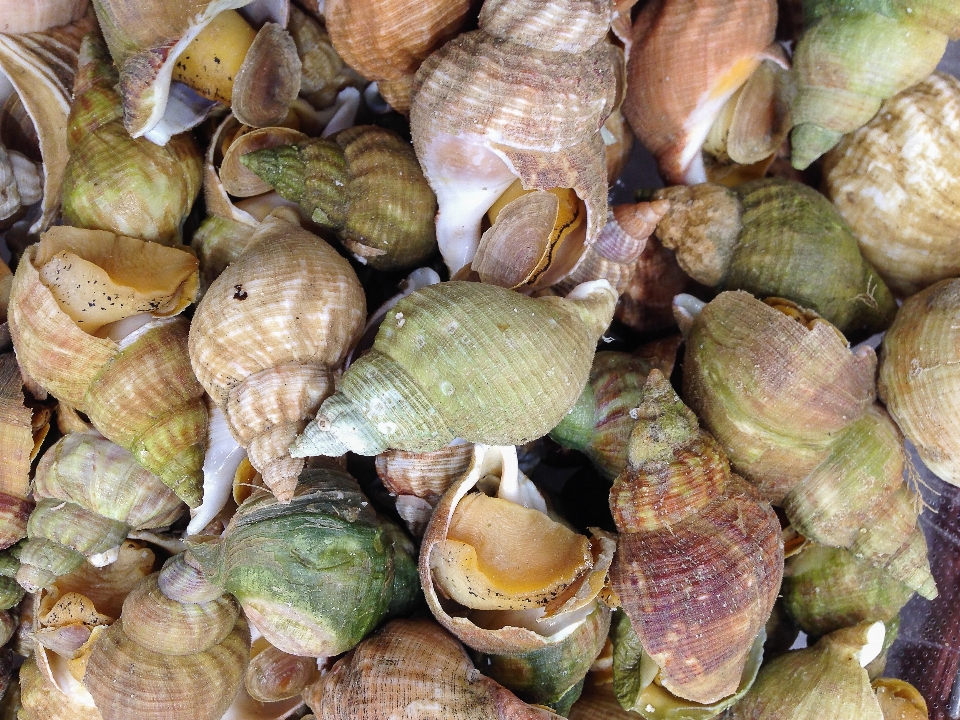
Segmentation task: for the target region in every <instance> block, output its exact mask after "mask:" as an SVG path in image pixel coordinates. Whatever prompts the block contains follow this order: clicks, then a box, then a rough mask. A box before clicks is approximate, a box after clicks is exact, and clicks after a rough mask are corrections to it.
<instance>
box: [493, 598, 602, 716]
mask: <svg viewBox="0 0 960 720" xmlns="http://www.w3.org/2000/svg"><path fill="white" fill-rule="evenodd" d="M609 630H610V610H609V608H607V606H606V605H604V604H602V603H599V602H598V603H596V607H595V608H594V609H593V611H592V612H591V613H590V614H589V615H588V616H587V618H586V620H585V621H584V622H583V623H582V624H581V625H580V626H579V627H578V628H577V629H576V630H574V631H573V632H572V633H571V634H570V635H568V636H567V637H565V638H563V639H562V640H560V641H559V642H555V643H551V644H550V645H547V646H545V647H542V648H540V649H538V650H531V651H530V652H525V653H518V654H516V655H485V654H483V653H474V660H475V661H476V665H477V668H478V669H479V670H480V671H481V672H482V673H483V674H484V675H486V676H487V677H490V678H493V679H494V680H496V681H497V682H498V683H500V684H501V685H503V686H504V687H505V688H508V689H509V690H512V691H513V692H514V693H516V695H517V697H519V698H520V699H521V700H523V701H525V702H528V703H532V704H535V705H546V706H548V707H550V708H552V709H553V710H554V711H555V712H558V713H560V714H561V715H564V716H565V715H566V714H567V713H568V712H569V711H570V706H571V705H573V703H574V702H576V700H577V698H578V697H580V690H581V689H582V687H583V679H584V678H585V677H586V675H587V671H588V670H590V666H591V665H592V664H593V661H594V660H595V659H596V657H597V655H599V654H600V650H602V649H603V644H604V642H605V641H606V639H607V633H608V631H609Z"/></svg>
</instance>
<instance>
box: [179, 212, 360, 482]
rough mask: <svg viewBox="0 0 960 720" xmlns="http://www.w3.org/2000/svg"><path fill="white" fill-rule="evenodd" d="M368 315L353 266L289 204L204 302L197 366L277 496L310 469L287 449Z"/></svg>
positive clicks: (195, 339) (194, 349) (196, 330)
mask: <svg viewBox="0 0 960 720" xmlns="http://www.w3.org/2000/svg"><path fill="white" fill-rule="evenodd" d="M365 318H366V302H365V299H364V295H363V290H362V288H361V287H360V283H359V281H358V280H357V276H356V274H355V273H354V272H353V269H352V268H351V267H350V265H349V263H348V262H347V261H346V260H344V259H343V258H342V257H340V255H338V254H337V253H336V251H335V250H333V248H331V247H330V246H329V245H328V244H327V243H325V242H324V241H323V240H321V239H320V238H319V237H317V236H316V235H313V234H312V233H310V232H307V231H306V230H304V229H302V228H301V227H300V226H299V225H298V224H297V222H296V216H295V215H291V214H290V211H282V210H278V211H275V212H274V213H273V214H271V215H270V216H269V217H268V218H267V219H266V220H264V222H263V223H261V225H260V226H259V228H258V229H257V231H256V232H255V233H254V234H253V236H251V238H250V241H249V244H248V246H247V248H246V250H245V251H244V253H243V255H241V256H240V258H239V259H238V260H236V261H235V262H233V263H232V264H231V265H230V266H229V267H228V268H227V269H226V270H225V271H224V272H223V273H222V274H221V275H220V276H219V277H218V278H217V279H216V280H215V281H214V282H213V283H212V284H211V285H210V288H209V289H208V290H207V294H206V295H205V296H204V298H203V300H202V301H201V303H200V304H199V306H198V307H197V311H196V313H195V315H194V319H193V323H192V325H191V327H190V359H191V363H192V364H193V367H194V370H195V372H196V373H197V377H198V379H199V380H200V383H201V384H202V385H203V387H204V388H205V389H206V391H207V392H208V393H209V394H210V396H211V397H212V398H213V400H214V402H215V403H216V404H217V406H218V407H220V409H221V410H222V411H223V413H224V415H225V417H226V419H227V423H228V426H229V427H230V432H231V433H232V434H233V436H234V437H235V438H236V439H237V442H239V443H240V444H241V445H242V446H243V447H244V448H246V449H247V453H248V456H249V458H250V462H251V463H252V464H253V466H254V467H255V468H256V469H257V470H259V471H260V473H261V474H262V475H263V476H264V481H265V482H266V483H267V484H268V485H269V486H270V487H271V488H272V489H273V491H274V493H275V494H276V495H277V497H278V498H286V499H289V498H290V497H291V495H292V493H293V488H294V487H295V485H296V481H297V477H298V476H299V475H300V471H301V470H302V469H303V466H304V461H303V460H302V459H294V458H291V457H290V456H289V454H288V452H287V448H288V447H289V445H290V443H292V442H293V440H294V439H295V438H296V436H297V435H298V434H299V433H300V431H301V430H303V428H304V427H305V426H306V425H307V423H308V422H309V420H310V418H311V417H313V415H314V414H315V413H316V411H317V409H318V408H319V407H320V403H321V402H322V401H323V400H324V398H326V397H327V396H328V395H329V394H331V393H332V392H333V389H334V388H333V382H334V375H333V373H334V372H335V371H336V370H337V368H338V367H339V365H340V364H341V363H342V362H343V360H344V358H345V357H346V355H347V352H349V350H350V349H351V347H352V346H353V343H354V342H355V341H356V339H357V338H358V337H359V335H360V332H361V331H362V329H363V323H364V320H365Z"/></svg>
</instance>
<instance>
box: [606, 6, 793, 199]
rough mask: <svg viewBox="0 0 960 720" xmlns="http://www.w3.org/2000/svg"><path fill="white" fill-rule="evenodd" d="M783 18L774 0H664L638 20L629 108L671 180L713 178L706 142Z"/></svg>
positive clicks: (626, 102)
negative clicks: (704, 151)
mask: <svg viewBox="0 0 960 720" xmlns="http://www.w3.org/2000/svg"><path fill="white" fill-rule="evenodd" d="M776 23H777V3H776V2H775V1H774V0H761V1H760V2H757V1H756V0H727V1H726V2H713V3H706V2H688V1H687V0H657V1H656V2H651V3H649V4H648V5H647V6H646V7H644V9H643V10H642V11H641V13H640V15H639V16H638V17H637V19H636V20H635V21H634V23H633V35H632V44H631V48H630V56H629V58H628V60H627V95H626V97H625V98H624V101H623V113H624V115H625V116H626V117H627V120H628V121H629V122H630V125H631V127H632V128H633V131H634V133H636V135H637V137H638V138H639V139H640V142H642V143H643V144H644V146H645V147H647V148H648V149H649V150H650V151H651V152H652V153H653V155H654V156H655V157H656V158H657V162H658V163H659V165H660V172H661V173H662V174H663V175H664V177H665V178H666V179H667V181H668V182H669V183H671V184H680V183H696V182H704V181H705V180H706V176H705V175H704V170H703V162H702V158H701V156H700V148H701V146H702V145H703V141H704V139H705V138H706V136H707V133H708V131H709V130H710V126H711V125H712V124H713V120H714V118H715V117H716V115H717V114H719V112H720V109H721V107H722V106H723V103H724V102H725V101H726V99H727V98H728V97H730V95H732V94H733V92H734V91H735V90H736V89H737V88H738V87H739V86H740V85H741V84H742V83H743V82H745V81H746V80H747V77H748V76H749V75H750V73H751V72H752V71H753V70H754V69H755V68H756V67H757V66H758V65H759V64H760V61H761V59H762V57H761V56H762V55H763V54H764V52H765V50H766V48H767V47H768V46H769V45H770V44H771V43H772V42H773V37H774V30H775V29H776Z"/></svg>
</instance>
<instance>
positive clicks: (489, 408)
mask: <svg viewBox="0 0 960 720" xmlns="http://www.w3.org/2000/svg"><path fill="white" fill-rule="evenodd" d="M571 295H572V296H574V297H575V298H576V299H561V298H558V297H543V298H536V299H534V298H528V297H526V296H524V295H520V294H518V293H515V292H512V291H510V290H505V289H503V288H500V287H497V286H495V285H485V284H481V283H470V282H447V283H440V284H438V285H431V286H429V287H425V288H422V289H421V290H418V291H417V292H414V293H412V294H411V295H408V296H407V297H406V298H404V299H403V300H401V301H400V302H399V303H397V305H396V306H395V307H394V309H393V310H391V311H390V312H389V313H388V314H387V317H386V319H385V320H384V322H383V324H382V325H381V326H380V331H379V332H378V333H377V337H376V340H375V342H374V345H373V349H372V350H371V351H370V352H369V353H367V354H366V355H364V356H363V357H361V358H360V359H359V360H358V361H357V362H355V363H354V364H353V365H351V366H350V368H349V369H348V370H347V371H346V372H345V373H344V375H343V378H342V379H341V382H340V388H339V390H338V392H337V393H336V394H335V395H333V396H332V397H330V398H328V399H327V400H325V401H324V403H323V405H322V406H321V408H320V412H319V413H318V414H317V419H316V420H314V421H313V422H312V423H310V425H308V426H307V429H306V430H305V431H304V433H303V434H302V435H301V436H300V437H299V438H298V439H297V441H296V442H295V443H294V445H293V447H292V448H291V454H292V455H293V456H294V457H304V456H307V455H342V454H343V453H345V452H347V451H348V450H350V451H352V452H356V453H359V454H361V455H376V454H378V453H381V452H383V451H385V450H387V449H388V448H393V449H398V450H411V451H415V452H431V451H434V450H439V449H440V448H442V447H443V446H444V445H447V444H448V443H450V442H451V441H452V440H453V439H454V438H456V437H460V438H463V439H464V440H467V441H469V442H475V443H484V444H488V445H522V444H523V443H526V442H529V441H530V440H535V439H537V438H539V437H541V436H543V435H545V434H547V432H549V431H550V429H551V428H553V427H555V426H556V425H557V423H559V422H560V420H561V419H562V418H563V416H564V415H565V414H566V413H567V411H568V410H570V408H571V407H572V406H573V405H574V403H575V402H576V400H577V398H578V397H579V395H580V393H581V392H582V391H583V388H584V386H585V385H586V382H587V378H588V376H589V373H590V367H591V363H592V361H593V354H594V348H595V346H596V343H597V341H598V340H599V338H600V335H601V334H602V332H603V330H604V329H606V327H607V325H608V324H609V322H610V320H611V319H612V317H613V310H614V305H615V303H616V294H615V293H614V291H613V290H612V289H611V288H610V285H609V284H608V283H607V282H606V281H605V280H600V281H596V282H593V283H585V284H583V285H580V286H578V289H575V290H574V291H573V293H571Z"/></svg>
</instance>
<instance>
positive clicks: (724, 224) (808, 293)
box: [656, 178, 896, 338]
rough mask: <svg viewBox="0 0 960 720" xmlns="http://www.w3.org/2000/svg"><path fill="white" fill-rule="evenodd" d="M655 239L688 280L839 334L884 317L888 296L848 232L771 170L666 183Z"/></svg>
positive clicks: (803, 189) (818, 198)
mask: <svg viewBox="0 0 960 720" xmlns="http://www.w3.org/2000/svg"><path fill="white" fill-rule="evenodd" d="M656 197H659V198H664V199H667V200H669V201H670V210H669V211H668V212H667V213H666V215H665V216H664V217H663V219H662V220H660V223H659V225H658V226H657V230H656V233H657V238H658V239H659V240H660V241H661V242H662V243H663V244H664V245H665V246H666V247H668V248H670V249H672V250H674V251H676V254H677V261H678V262H679V263H680V267H682V268H683V270H684V271H685V272H686V273H687V274H688V275H690V277H692V278H693V279H694V280H696V281H697V282H700V283H703V284H705V285H710V286H715V287H718V288H720V289H726V290H746V291H747V292H749V293H752V294H754V295H756V296H757V297H761V298H762V297H770V296H776V297H783V298H787V299H788V300H792V301H794V302H795V303H797V304H799V305H802V306H803V307H805V308H810V309H812V310H815V311H816V312H817V313H819V314H820V315H822V316H823V317H824V318H826V319H827V320H828V321H829V322H831V323H833V324H834V325H836V326H837V328H839V330H840V331H841V332H843V333H844V334H846V335H847V336H848V337H855V338H860V337H869V336H870V335H873V334H874V333H876V332H880V331H881V330H883V329H885V328H886V327H887V325H889V323H890V322H892V320H893V315H894V313H895V312H896V302H895V301H894V299H893V296H892V295H891V294H890V291H889V290H888V289H887V286H886V285H884V283H883V280H881V279H880V277H879V276H878V275H877V273H876V272H875V271H874V270H873V268H871V267H870V266H869V265H868V264H867V262H866V261H865V260H864V259H863V256H861V254H860V251H859V249H858V247H857V243H856V238H855V237H854V235H853V233H852V232H851V231H850V228H849V227H848V226H847V224H846V223H845V222H844V220H843V218H842V217H841V216H840V214H839V213H838V212H837V210H836V208H834V206H833V205H831V204H830V202H828V201H827V199H826V198H825V197H823V195H821V194H820V193H818V192H816V191H815V190H813V189H812V188H809V187H807V186H806V185H801V184H800V183H796V182H792V181H789V180H781V179H779V178H770V179H767V180H757V181H754V182H748V183H744V184H742V185H738V186H737V187H735V188H733V189H730V190H728V189H727V188H723V187H720V186H718V185H709V184H703V185H697V186H695V187H674V188H667V189H665V190H659V191H657V193H656Z"/></svg>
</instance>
